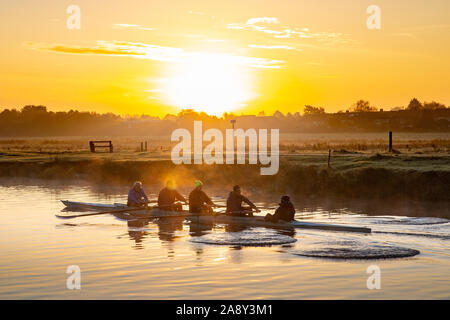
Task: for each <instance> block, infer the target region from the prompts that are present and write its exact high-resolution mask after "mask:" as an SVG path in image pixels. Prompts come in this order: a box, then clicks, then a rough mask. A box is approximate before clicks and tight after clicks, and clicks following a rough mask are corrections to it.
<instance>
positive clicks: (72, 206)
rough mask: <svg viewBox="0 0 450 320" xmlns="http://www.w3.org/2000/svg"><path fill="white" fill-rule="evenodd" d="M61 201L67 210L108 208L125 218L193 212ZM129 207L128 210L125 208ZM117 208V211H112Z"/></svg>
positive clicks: (115, 214)
mask: <svg viewBox="0 0 450 320" xmlns="http://www.w3.org/2000/svg"><path fill="white" fill-rule="evenodd" d="M61 202H62V203H63V204H64V205H65V206H66V210H69V211H74V210H77V211H103V210H108V213H111V214H112V215H114V216H116V217H118V218H120V219H125V220H130V219H136V218H142V219H146V218H148V219H151V218H165V217H168V218H170V217H188V216H193V215H194V214H192V213H190V212H188V211H165V210H160V209H158V208H151V207H150V208H143V209H142V210H136V208H135V207H128V206H127V205H126V204H122V203H114V204H103V203H89V202H76V201H69V200H61ZM127 209H130V212H127V211H126V210H127ZM114 210H117V211H118V212H114Z"/></svg>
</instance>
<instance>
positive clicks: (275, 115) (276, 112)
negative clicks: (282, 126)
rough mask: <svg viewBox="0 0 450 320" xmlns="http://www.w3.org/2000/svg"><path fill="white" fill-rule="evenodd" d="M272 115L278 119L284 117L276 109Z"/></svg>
mask: <svg viewBox="0 0 450 320" xmlns="http://www.w3.org/2000/svg"><path fill="white" fill-rule="evenodd" d="M273 116H274V117H275V118H279V119H281V118H284V114H283V113H282V112H280V111H278V110H277V111H275V112H274V114H273Z"/></svg>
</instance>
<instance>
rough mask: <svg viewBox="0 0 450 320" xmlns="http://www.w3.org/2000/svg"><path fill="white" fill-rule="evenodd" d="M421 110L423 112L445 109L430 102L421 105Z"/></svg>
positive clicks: (438, 104)
mask: <svg viewBox="0 0 450 320" xmlns="http://www.w3.org/2000/svg"><path fill="white" fill-rule="evenodd" d="M423 108H424V109H425V110H438V109H445V105H443V104H442V103H439V102H435V101H432V102H425V103H424V104H423Z"/></svg>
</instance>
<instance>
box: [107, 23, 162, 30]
mask: <svg viewBox="0 0 450 320" xmlns="http://www.w3.org/2000/svg"><path fill="white" fill-rule="evenodd" d="M113 28H114V29H136V30H144V31H152V30H154V29H153V28H149V27H144V26H141V25H139V24H127V23H116V24H113Z"/></svg>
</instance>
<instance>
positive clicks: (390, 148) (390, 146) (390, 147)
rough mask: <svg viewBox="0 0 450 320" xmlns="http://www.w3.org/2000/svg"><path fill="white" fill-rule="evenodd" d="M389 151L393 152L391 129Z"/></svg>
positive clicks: (390, 132)
mask: <svg viewBox="0 0 450 320" xmlns="http://www.w3.org/2000/svg"><path fill="white" fill-rule="evenodd" d="M389 152H392V131H389Z"/></svg>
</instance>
